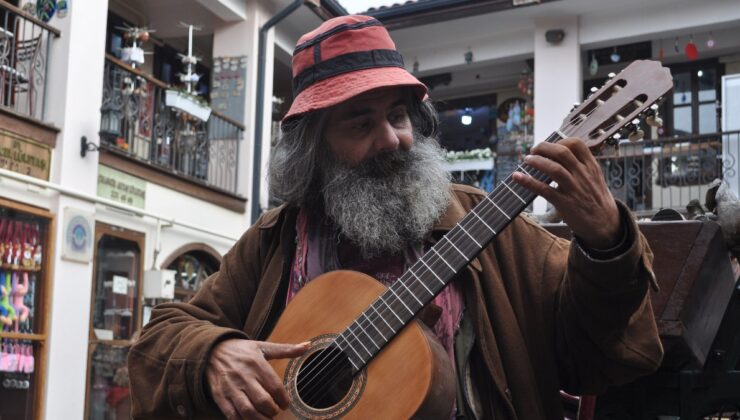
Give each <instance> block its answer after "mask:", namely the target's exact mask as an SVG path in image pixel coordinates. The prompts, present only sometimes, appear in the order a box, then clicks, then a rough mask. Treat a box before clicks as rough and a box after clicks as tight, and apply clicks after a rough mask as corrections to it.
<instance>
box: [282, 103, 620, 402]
mask: <svg viewBox="0 0 740 420" xmlns="http://www.w3.org/2000/svg"><path fill="white" fill-rule="evenodd" d="M598 108H599V107H595V108H593V109H592V110H591V111H589V112H588V113H587V114H585V115H586V117H588V116H590V115H591V114H592V113H593V112H594V111H596V109H598ZM572 120H573V119H571V121H569V123H568V124H567V125H566V126H565V127H562V128H561V130H560V132H557V131H556V132H555V133H553V134H557V135H558V136H559V137H561V138H555V139H553V141H552V142H557V141H560V140H562V139H563V138H565V137H567V136H570V135H572V134H573V133H574V132H575V131H576V130H573V131H572V132H571V133H568V134H566V133H564V132H565V131H568V129H569V128H577V126H576V124H575V123H573V122H572ZM619 123H621V121H618V122H616V123H615V124H612V125H611V126H610V128H608V129H607V130H606V131H608V130H609V129H611V128H612V127H614V125H616V124H619ZM625 124H626V123H625ZM561 134H566V136H565V137H563V136H562V135H561ZM550 137H552V134H551V135H550ZM549 140H550V138H548V139H547V140H546V141H549ZM520 169H522V170H520ZM516 171H519V172H524V173H525V174H527V175H530V176H533V177H535V178H539V177H541V176H543V175H544V174H543V173H541V172H540V171H538V170H534V169H533V168H530V170H529V171H527V170H524V169H523V168H522V166H521V165H520V166H519V167H518V168H517V170H515V171H514V172H516ZM532 172H534V175H533V174H532ZM545 178H547V177H546V176H545ZM510 179H511V175H509V176H508V177H507V178H506V179H505V180H504V181H502V182H503V183H504V184H506V183H507V181H510ZM541 181H542V180H541ZM513 185H514V187H513V188H517V189H521V188H523V187H521V186H520V185H519V184H517V183H513ZM506 187H507V189H509V190H511V192H512V193H514V194H516V192H514V189H513V188H512V187H511V185H509V184H506ZM501 193H505V194H504V195H505V198H510V199H511V202H508V204H512V202H513V204H514V205H516V207H518V206H519V204H518V203H520V202H521V197H518V196H517V198H516V199H514V197H511V196H510V195H509V193H507V192H506V190H505V189H504V190H501ZM520 193H522V195H529V194H532V193H531V192H530V191H529V190H526V189H525V191H523V192H522V191H520ZM535 196H536V194H535ZM489 198H490V199H491V200H492V201H493V202H498V201H499V200H500V197H499V196H498V195H497V196H495V197H493V198H492V197H487V198H486V199H484V200H483V202H482V203H480V204H481V209H480V210H482V211H484V212H488V211H490V210H493V209H491V208H489V207H494V209H495V210H498V212H499V213H504V215H505V216H506V217H507V218H509V216H510V215H509V214H508V213H507V212H504V211H503V210H502V209H500V208H497V207H496V206H495V203H493V202H490V201H489ZM522 204H525V203H522ZM500 205H501V206H500V207H502V208H507V207H510V206H507V205H506V203H505V202H502V203H500ZM476 207H478V206H476ZM473 210H476V208H474V209H473ZM481 213H482V212H481ZM484 216H485V215H484ZM470 220H475V219H472V218H471V219H470ZM463 222H465V220H464V219H463V220H461V222H460V223H461V224H460V226H461V228H463V229H462V230H463V232H462V233H461V235H458V236H461V237H465V236H468V237H470V238H471V239H473V240H475V239H474V238H473V236H472V235H469V234H468V233H467V232H466V230H465V229H464V226H463V225H462V223H463ZM481 222H483V221H482V220H481ZM474 223H476V224H477V223H478V222H474ZM483 223H484V224H485V222H483ZM470 225H472V223H468V228H471V226H470ZM488 228H489V229H490V226H488ZM453 229H454V228H453ZM451 233H452V235H450V238H452V237H453V236H455V234H456V233H458V232H451ZM497 234H498V232H496V233H495V234H494V236H496V235H497ZM453 239H455V240H457V239H459V238H453ZM438 243H439V242H438ZM470 245H472V244H470ZM442 246H443V245H440V253H442V254H445V253H447V252H449V251H452V247H453V245H452V244H451V243H449V242H448V244H447V247H448V248H447V250H446V251H444V250H443V249H441V248H442ZM476 248H478V249H479V248H481V247H478V246H476ZM476 248H474V249H476ZM430 251H431V250H430ZM427 255H430V254H429V252H427V253H425V255H424V256H427ZM424 256H422V258H420V259H419V260H417V262H416V263H414V264H413V265H412V266H411V267H410V268H409V269H408V270H406V272H405V273H404V275H405V274H406V273H408V272H411V273H412V275H413V277H416V278H417V280H418V282H420V283H421V284H422V286H423V285H424V284H423V282H421V279H420V278H418V276H416V275H415V274H414V267H416V266H417V265H419V263H420V262H422V261H423V259H424ZM433 257H434V256H433V255H432V258H430V261H429V265H430V266H429V267H417V268H419V269H423V268H427V270H428V271H431V272H434V271H435V270H433V269H432V268H431V266H432V265H434V264H435V263H439V262H440V261H441V262H444V264H445V265H447V266H449V264H448V263H447V261H446V260H444V258H443V257H442V255H439V254H438V257H437V258H438V259H437V260H434V258H433ZM468 261H469V260H468ZM466 263H467V262H466ZM422 265H423V263H422ZM463 267H464V265H463ZM448 268H450V267H448ZM450 269H451V268H450ZM453 271H454V270H453ZM454 274H457V272H454ZM454 274H453V276H454ZM404 275H402V276H401V277H402V278H399V279H398V280H397V281H396V282H394V285H395V284H396V283H398V282H399V281H406V280H409V281H410V280H411V279H410V278H408V277H407V278H406V279H403V277H404ZM447 284H448V283H444V285H443V286H442V288H444V287H445V286H446V285H447ZM392 286H393V285H391V287H392ZM404 287H406V289H410V288H415V289H418V287H414V284H413V283H412V284H408V285H404ZM442 288H440V291H441V289H442ZM414 293H415V292H413V291H411V290H408V293H406V292H404V291H403V289H400V291H399V294H398V295H399V296H398V297H397V299H400V297H401V296H400V295H401V294H404V295H406V294H411V295H412V297H416V296H415V295H414ZM437 293H439V291H438V292H437ZM417 295H418V294H417ZM435 295H436V293H435ZM379 299H380V297H379V298H378V299H376V300H375V301H374V302H373V303H372V304H370V305H369V307H368V309H370V308H372V309H373V311H374V312H376V313H377V315H378V318H381V319H382V320H383V321H384V322H386V323H387V321H386V320H385V318H383V314H381V313H380V312H379V311H378V310H377V309H376V308H375V304H376V303H377V301H378V300H379ZM432 299H433V297H432ZM430 301H431V299H430ZM383 303H384V304H385V305H386V306H387V307H388V310H390V311H391V312H393V313H394V314H395V311H394V310H393V309H394V308H392V306H393V303H394V302H390V305H389V304H388V303H386V302H385V301H384V302H383ZM419 310H421V308H420V309H418V310H417V311H416V312H413V313H412V315H415V314H416V313H418V311H419ZM380 311H382V312H385V315H386V316H387V315H388V314H387V310H384V309H382V307H381V309H380ZM366 312H367V310H366V311H363V313H362V314H361V315H364V318H365V319H367V321H368V323H369V324H370V326H373V327H375V324H374V322H376V321H377V319H375V320H373V319H372V317H373V316H372V315H371V316H368V315H367V313H366ZM362 318H363V316H360V317H358V318H356V319H355V320H354V321H353V322H352V323H351V324H350V325H349V326H348V327H347V328H346V329H345V331H348V330H349V329H351V328H353V327H354V325H355V324H356V325H357V327H359V328H360V330H361V331H362V332H364V333H365V335H366V336H367V338H369V339H370V341H371V342H372V343H373V345H374V346H375V347H376V348H378V351H379V350H380V348H381V346H378V344H377V343H376V342H375V339H374V337H373V335H371V334H370V333H368V332H367V331H366V330H365V328H363V326H362V325H363V322H364V320H363V319H362ZM405 325H406V324H405V323H402V325H401V326H400V328H399V329H398V330H395V331H394V330H393V329H391V332H392V334H391V335H393V336H394V335H395V334H397V332H398V331H400V330H401V329H403V327H404V326H405ZM381 326H382V325H381ZM375 328H376V330H378V332H379V333H380V330H379V329H378V328H377V327H375ZM358 334H359V333H358ZM352 335H353V336H354V339H356V341H360V338H359V337H358V336H357V335H356V334H354V332H353V333H352ZM381 337H382V338H383V339H384V340H385V337H383V335H382V333H381ZM339 338H342V339H343V340H344V341H345V344H346V345H347V346H349V347H351V349H352V350H353V351H354V352H355V353H356V354H357V355H358V356H360V354H359V352H358V351H357V350H356V349H355V348H354V347H353V344H352V341H354V340H353V337H350V338H347V337H344V336H343V335H339V336H338V337H337V339H335V340H334V341H335V343H336V344H337V348H338V349H339V350H340V351H341V352H345V349H343V348H342V346H341V345H340V343H339V342H338V339H339ZM385 341H386V343H387V342H389V341H390V340H385ZM386 343H383V344H386ZM363 347H364V348H365V350H366V353H368V356H369V357H370V358H372V357H373V356H374V355H373V354H371V353H370V351H368V350H367V348H366V347H365V346H364V345H363ZM327 353H328V352H324V354H323V356H324V357H323V359H322V360H320V361H317V360H318V359H319V357H317V358H315V359H313V361H312V363H309V364H308V365H307V366H306V367H305V368H304V369H302V370H305V369H311V371H310V372H307V373H306V374H304V375H303V378H309V379H308V380H309V382H308V383H307V384H304V385H305V387H308V386H309V384H311V382H312V381H311V380H312V379H314V378H315V379H318V378H319V376H320V375H321V374H322V373H329V372H324V371H325V370H326V369H327V368H331V365H332V364H333V363H334V361H335V360H336V358H337V357H340V356H339V354H334V355H333V357H332V358H331V360H328V361H326V360H325V359H326V357H328V355H327ZM376 354H377V353H376ZM347 357H348V358H350V357H351V356H350V355H349V354H347ZM350 360H351V359H350ZM359 361H360V362H362V363H363V365H364V364H365V363H367V362H366V361H364V360H363V358H362V357H359ZM316 363H318V365H316ZM311 365H314V366H313V368H311V367H310V366H311ZM320 366H325V367H324V369H323V370H320V371H319V372H313V371H315V369H316V368H318V367H320ZM332 370H333V369H332ZM340 373H341V368H340V372H338V373H336V374H334V375H333V378H336V376H338V374H340ZM300 382H301V381H298V384H297V385H298V386H301V385H300ZM315 385H316V384H314V386H312V387H311V388H307V389H306V394H310V392H311V390H313V389H314V388H315ZM319 385H320V384H319Z"/></svg>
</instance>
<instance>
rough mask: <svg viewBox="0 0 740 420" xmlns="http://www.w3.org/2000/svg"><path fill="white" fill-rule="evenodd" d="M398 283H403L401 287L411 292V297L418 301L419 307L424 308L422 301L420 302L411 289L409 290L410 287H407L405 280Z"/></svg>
mask: <svg viewBox="0 0 740 420" xmlns="http://www.w3.org/2000/svg"><path fill="white" fill-rule="evenodd" d="M396 283H401V286H403V288H404V289H406V290H408V291H409V293H411V296H412V297H413V298H414V299H416V301H417V302H418V303H419V306H424V303H422V301H420V300H419V298H418V297H416V295H415V294H414V292H412V291H411V289H409V287H408V286H406V283H405V282H404V281H403V280H399V281H397V282H396Z"/></svg>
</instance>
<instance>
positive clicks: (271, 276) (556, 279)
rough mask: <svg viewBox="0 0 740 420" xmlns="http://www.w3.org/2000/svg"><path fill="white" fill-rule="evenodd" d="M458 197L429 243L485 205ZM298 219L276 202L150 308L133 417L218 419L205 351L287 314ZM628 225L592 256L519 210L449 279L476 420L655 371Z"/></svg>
mask: <svg viewBox="0 0 740 420" xmlns="http://www.w3.org/2000/svg"><path fill="white" fill-rule="evenodd" d="M453 192H454V194H453V196H454V199H453V200H452V203H451V204H450V206H449V208H448V210H447V212H446V214H445V215H444V216H443V217H442V219H441V220H440V221H439V222H438V223H437V225H436V226H435V227H434V233H433V236H434V237H436V238H439V237H441V235H442V234H444V233H445V232H447V231H448V230H450V229H451V228H452V227H454V225H455V223H457V222H458V221H459V220H460V219H462V217H463V216H464V215H465V214H466V213H467V211H468V210H469V209H471V208H472V207H474V206H475V204H477V203H478V202H480V201H481V200H482V199H483V198H484V195H483V194H482V193H481V192H480V191H479V190H476V189H473V188H470V187H465V186H457V185H456V186H454V187H453ZM620 211H622V212H627V211H628V210H626V208H625V207H623V206H621V205H620ZM296 214H297V211H296V209H294V208H289V207H285V206H283V207H280V208H277V209H274V210H271V211H269V212H267V213H265V214H264V215H263V216H262V217H261V218H260V219H259V220H258V221H257V223H255V225H254V226H252V227H251V228H250V229H249V230H248V231H247V232H246V233H245V234H244V236H243V237H242V238H241V239H240V240H239V241H238V242H237V243H236V245H234V247H233V248H232V249H231V250H230V251H229V252H228V253H227V254H226V255H225V256H224V259H223V262H222V264H221V269H220V271H219V272H218V273H216V274H214V275H213V276H211V278H209V279H208V280H207V281H206V282H205V283H204V285H203V287H202V288H201V290H200V291H199V292H198V294H197V295H196V296H195V297H194V298H193V300H192V301H191V302H190V303H167V304H162V305H159V306H158V307H157V308H155V309H154V311H153V313H152V319H151V321H150V322H149V324H147V325H146V327H145V328H144V330H143V332H142V334H141V338H140V339H139V340H138V342H137V343H136V344H135V345H134V346H133V347H132V349H131V351H130V353H129V359H128V363H129V372H130V377H131V390H132V398H133V415H134V417H174V416H180V417H199V416H214V415H218V411H217V409H216V407H215V405H214V403H213V402H212V401H211V399H210V396H209V395H208V390H207V384H206V383H205V373H204V372H205V367H206V363H207V360H208V357H209V353H210V351H211V349H212V348H213V346H214V345H215V344H216V343H217V342H219V341H220V340H224V339H227V338H232V337H241V338H250V339H265V338H266V337H267V336H268V335H269V332H270V330H271V329H272V327H273V325H274V323H275V321H276V319H277V318H278V317H279V314H280V312H281V311H282V309H283V306H284V304H283V302H284V301H285V293H286V288H287V283H288V282H287V279H288V273H289V266H290V263H291V259H292V256H293V254H294V240H295V218H296ZM623 219H630V223H629V224H628V226H627V230H628V240H629V241H631V243H632V245H631V246H630V247H629V250H628V251H627V252H626V253H624V254H623V255H621V256H620V257H617V258H614V259H611V260H594V259H592V258H590V257H589V256H588V255H586V254H585V253H584V251H583V250H582V249H581V248H580V246H578V244H577V242H576V241H571V242H570V243H569V242H568V241H565V240H562V239H559V238H556V237H555V236H553V235H551V234H549V233H548V232H546V231H545V230H544V229H542V228H541V227H540V226H539V225H537V224H536V223H534V222H532V221H531V220H529V219H528V218H527V217H525V216H520V217H517V218H516V219H515V220H514V221H513V222H512V223H511V224H510V225H509V227H508V228H507V229H505V230H504V231H503V232H502V233H501V234H500V235H498V237H497V238H496V239H495V240H494V241H493V242H492V244H491V245H489V246H487V247H485V248H484V249H483V251H482V252H481V253H480V254H479V255H478V257H477V258H476V259H474V260H473V261H471V263H470V264H469V265H468V267H467V268H466V269H465V270H463V271H461V272H460V274H458V277H457V278H456V279H455V280H454V281H458V282H460V284H462V289H463V293H464V296H465V301H466V307H467V309H466V311H467V314H469V315H470V316H472V321H473V322H472V324H473V328H474V331H475V336H476V342H475V346H474V349H473V352H472V353H471V356H470V366H471V367H472V368H473V374H472V376H473V380H474V382H475V387H476V389H477V391H478V393H479V394H480V400H481V402H482V405H483V410H484V417H486V418H491V417H493V418H495V419H497V420H498V419H527V420H530V419H562V418H563V416H562V406H561V402H560V398H559V395H558V390H560V389H565V390H567V391H569V392H572V393H576V394H593V393H598V392H601V391H603V390H604V389H605V387H606V386H607V385H610V384H621V383H624V382H627V381H630V380H632V379H633V378H635V377H637V376H639V375H643V374H646V373H649V372H651V371H653V370H655V369H657V367H658V366H659V364H660V362H661V358H662V354H663V352H662V347H661V344H660V341H659V339H658V333H657V328H656V325H655V320H654V318H653V312H652V309H651V306H650V298H649V294H648V288H649V286H650V285H653V286H654V285H655V280H654V276H653V274H652V271H651V264H652V253H651V252H650V250H649V248H648V245H647V242H646V240H645V239H644V237H643V236H642V235H641V234H640V233H639V230H638V229H637V225H636V224H635V223H634V222H632V221H631V218H623Z"/></svg>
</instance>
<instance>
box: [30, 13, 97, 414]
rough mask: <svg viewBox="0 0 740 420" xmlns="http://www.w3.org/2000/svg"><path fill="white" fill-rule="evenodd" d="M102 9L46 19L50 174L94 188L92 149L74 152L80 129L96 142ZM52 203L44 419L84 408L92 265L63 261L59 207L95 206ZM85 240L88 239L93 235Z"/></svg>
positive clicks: (61, 210) (91, 207)
mask: <svg viewBox="0 0 740 420" xmlns="http://www.w3.org/2000/svg"><path fill="white" fill-rule="evenodd" d="M107 15H108V2H105V1H99V0H77V1H76V2H75V3H74V7H72V8H70V11H69V14H68V15H67V16H66V17H65V18H62V19H59V18H54V19H53V20H52V21H51V24H52V25H53V26H55V27H57V28H58V29H59V30H61V32H62V36H61V37H60V38H58V39H56V40H55V42H54V44H53V47H52V51H51V53H50V57H48V63H49V69H48V79H47V86H48V87H47V89H48V91H47V98H48V99H47V100H48V105H47V106H48V108H47V118H48V119H49V120H50V122H51V123H52V124H54V125H55V126H57V127H59V128H61V132H60V133H59V135H58V136H57V145H56V149H55V150H54V154H53V162H52V172H51V181H52V182H54V183H58V184H62V185H64V186H66V187H69V188H73V189H75V190H77V191H80V192H84V193H88V194H95V193H96V187H97V173H98V154H97V153H89V154H88V155H87V156H86V157H85V158H82V157H80V138H81V137H82V136H86V137H87V138H88V140H89V141H91V142H94V143H98V135H97V133H98V131H99V129H100V104H101V100H102V96H103V94H102V92H103V67H104V57H105V30H106V22H107ZM51 207H52V208H51V210H52V212H53V213H54V214H55V215H56V217H57V221H56V226H55V232H54V238H55V244H54V249H55V255H53V269H54V272H53V273H52V282H51V287H52V291H51V293H52V298H51V307H50V308H48V309H49V310H50V312H49V314H48V316H49V317H50V319H49V327H50V331H49V344H48V351H49V352H48V360H49V364H48V366H47V369H48V373H47V382H46V406H45V408H44V410H43V411H44V416H45V418H47V419H79V418H83V417H84V413H85V388H86V381H87V350H88V334H89V330H90V293H91V289H92V279H93V265H92V263H91V262H90V263H78V262H70V261H66V260H63V259H61V258H60V255H61V252H62V251H61V250H62V246H63V241H64V226H63V219H64V209H65V208H67V207H73V208H76V209H80V210H84V211H87V212H90V213H94V211H95V207H94V205H93V204H91V203H87V202H84V201H79V200H76V199H72V198H69V197H61V196H60V197H58V198H57V199H56V200H54V202H53V204H52V206H51ZM92 227H93V228H94V225H93V226H92ZM91 233H92V232H91ZM89 240H90V241H93V240H94V236H93V237H91V238H89Z"/></svg>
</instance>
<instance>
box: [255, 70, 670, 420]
mask: <svg viewBox="0 0 740 420" xmlns="http://www.w3.org/2000/svg"><path fill="white" fill-rule="evenodd" d="M672 87H673V81H672V78H671V74H670V71H669V70H668V69H666V68H664V67H662V66H661V64H660V63H659V62H656V61H636V62H634V63H632V64H630V65H629V66H627V67H626V68H625V69H624V70H623V71H622V72H620V73H619V74H617V75H614V76H613V77H612V78H611V79H610V80H609V81H608V82H607V83H606V84H605V85H604V86H602V87H601V88H600V89H594V92H593V93H592V94H591V96H589V98H588V99H587V100H586V101H584V102H583V103H582V104H580V105H578V106H576V107H575V108H574V109H573V110H571V112H570V114H569V115H568V116H567V117H566V118H565V120H564V121H563V124H562V125H561V127H560V128H559V129H558V130H556V131H555V132H554V133H552V134H551V135H550V136H549V137H548V138H547V140H546V141H548V142H557V141H559V140H562V139H564V138H566V137H577V138H580V139H582V140H583V141H584V142H585V143H586V144H587V145H588V146H589V148H590V149H591V150H592V151H593V150H595V149H600V148H601V147H603V146H604V144H610V143H611V144H614V145H616V144H618V143H619V139H620V138H624V137H629V139H630V140H637V139H638V138H639V137H641V133H642V131H641V130H640V128H639V125H640V120H639V118H638V117H639V116H643V117H647V119H646V122H647V123H648V124H657V123H658V122H659V117H658V116H657V113H656V111H657V108H658V106H657V103H656V102H657V101H659V100H661V99H662V96H663V95H664V94H666V93H667V92H669V91H670V90H671V88H672ZM516 170H517V171H521V172H524V173H527V174H529V175H531V176H533V177H534V178H537V179H539V180H542V181H544V182H546V183H549V182H551V180H550V179H549V178H548V177H547V176H546V175H544V174H543V173H541V172H539V171H537V170H535V169H534V168H532V167H529V166H528V165H520V166H518V167H517V169H516ZM534 198H535V194H534V193H532V192H530V191H529V190H526V189H525V188H524V187H521V186H519V185H518V184H516V183H514V182H513V181H512V179H511V176H509V177H508V178H507V179H505V180H504V181H503V182H501V184H499V185H498V187H496V189H495V190H494V191H493V192H491V193H490V194H488V195H487V196H486V198H485V199H484V200H483V201H482V202H481V203H479V204H478V205H477V206H475V208H473V210H472V211H470V212H469V213H468V214H467V215H466V216H465V217H464V218H463V219H462V220H461V221H460V222H459V223H458V224H457V225H456V226H455V227H454V228H453V229H452V230H450V231H449V232H448V233H447V234H446V235H445V236H444V237H442V239H440V240H439V241H438V242H437V243H436V244H435V245H434V246H433V247H432V248H431V249H430V250H429V251H428V252H426V253H425V254H424V256H423V257H421V258H420V259H419V260H418V261H417V262H416V263H415V264H414V265H413V266H412V267H410V268H409V269H408V270H406V271H405V272H404V273H403V275H402V276H401V277H399V279H398V280H397V281H396V282H395V283H394V284H393V285H392V286H391V287H388V288H386V287H385V286H383V285H382V284H381V283H379V282H378V281H376V280H375V279H373V278H372V277H370V276H367V275H364V274H361V273H356V272H352V271H334V272H330V273H326V274H324V275H322V276H319V277H317V278H316V279H314V280H312V281H311V282H309V283H308V284H307V285H306V286H305V287H303V288H302V289H301V291H300V292H299V293H298V294H297V295H296V296H295V298H293V300H292V301H291V302H290V303H289V304H288V305H287V307H286V308H285V311H284V312H283V314H282V316H281V317H280V319H279V320H278V322H277V324H276V326H275V328H274V330H273V331H272V333H271V335H270V337H269V338H268V341H272V342H278V343H300V342H304V341H310V342H311V346H310V349H309V350H308V351H307V352H306V353H305V354H304V355H303V356H301V357H298V358H295V359H290V360H285V359H284V360H272V361H270V364H271V365H272V367H273V368H274V369H275V371H276V372H277V374H278V375H279V377H280V378H282V379H283V384H284V385H285V387H286V389H287V391H288V394H289V396H290V401H291V403H290V408H289V409H288V410H285V411H283V412H281V413H280V414H279V415H278V417H277V418H281V419H283V418H284V419H288V418H301V419H334V418H340V417H346V418H378V419H404V418H412V417H416V418H425V419H426V418H449V416H450V414H451V411H452V404H453V402H454V399H455V392H456V385H455V379H454V375H453V370H452V367H451V361H450V360H449V357H448V355H447V353H446V352H445V350H444V348H443V347H442V345H441V344H440V343H439V342H438V341H437V339H436V338H435V337H434V334H433V333H432V332H431V331H430V330H429V329H427V328H426V327H424V326H423V325H422V324H421V322H420V321H418V320H417V318H416V315H417V314H418V313H419V311H420V310H421V309H422V308H423V307H424V306H425V305H426V304H427V303H428V302H430V301H431V300H432V299H433V298H434V297H435V296H436V295H437V294H438V293H439V292H440V291H441V290H442V289H443V288H444V287H445V286H446V285H447V283H449V282H450V281H451V280H452V278H453V277H454V276H455V274H457V273H458V272H459V271H460V270H462V269H463V268H464V267H465V266H466V264H467V263H468V262H469V261H470V260H471V259H473V258H474V257H475V256H476V255H477V254H478V253H479V252H480V251H481V250H482V249H483V247H485V246H486V245H487V244H488V243H489V242H491V241H492V240H493V239H494V238H495V237H496V235H497V234H498V233H499V232H501V231H502V230H503V229H504V228H506V226H507V225H508V224H509V223H510V222H511V221H512V219H514V218H515V217H516V216H517V215H518V214H519V213H520V212H521V211H522V210H523V209H524V208H526V207H527V205H528V204H529V203H531V202H532V200H534Z"/></svg>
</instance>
